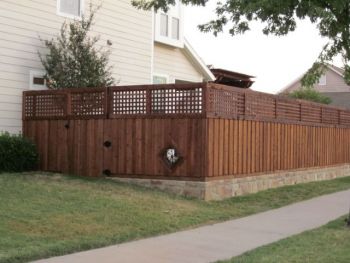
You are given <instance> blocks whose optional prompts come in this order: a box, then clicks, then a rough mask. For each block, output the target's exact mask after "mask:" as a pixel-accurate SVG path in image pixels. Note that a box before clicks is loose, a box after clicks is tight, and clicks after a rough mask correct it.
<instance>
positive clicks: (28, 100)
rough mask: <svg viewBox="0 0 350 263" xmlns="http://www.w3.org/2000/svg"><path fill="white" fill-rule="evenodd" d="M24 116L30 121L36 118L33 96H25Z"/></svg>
mask: <svg viewBox="0 0 350 263" xmlns="http://www.w3.org/2000/svg"><path fill="white" fill-rule="evenodd" d="M23 103H24V104H23V111H24V112H23V116H24V118H26V119H30V118H33V117H34V96H33V95H25V97H24V102H23Z"/></svg>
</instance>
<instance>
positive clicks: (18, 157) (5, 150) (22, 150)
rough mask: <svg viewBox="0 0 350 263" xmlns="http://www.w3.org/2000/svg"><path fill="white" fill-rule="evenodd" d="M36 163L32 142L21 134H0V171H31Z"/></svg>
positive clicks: (36, 154) (36, 155)
mask: <svg viewBox="0 0 350 263" xmlns="http://www.w3.org/2000/svg"><path fill="white" fill-rule="evenodd" d="M37 165H38V153H37V149H36V147H35V145H34V143H32V142H31V141H30V140H28V139H26V138H24V137H22V136H21V135H10V134H9V133H3V134H0V172H22V171H33V170H36V169H37Z"/></svg>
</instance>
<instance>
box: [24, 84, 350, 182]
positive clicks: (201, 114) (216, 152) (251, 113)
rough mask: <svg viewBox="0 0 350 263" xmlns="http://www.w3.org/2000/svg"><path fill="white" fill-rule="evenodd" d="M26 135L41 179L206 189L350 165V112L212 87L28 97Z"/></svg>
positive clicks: (100, 90)
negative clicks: (170, 161)
mask: <svg viewBox="0 0 350 263" xmlns="http://www.w3.org/2000/svg"><path fill="white" fill-rule="evenodd" d="M23 134H24V135H25V136H27V137H29V138H31V139H32V140H33V141H35V142H36V144H37V146H38V149H39V155H40V168H41V169H42V170H44V171H58V172H65V173H71V174H78V175H85V176H100V175H102V174H103V173H104V172H105V174H110V175H111V176H118V177H138V178H164V179H177V180H179V179H181V180H201V181H203V180H211V179H217V178H223V177H224V178H226V177H228V176H233V177H242V176H247V175H251V174H256V173H267V172H273V171H277V170H289V169H299V168H308V167H323V166H328V165H335V164H344V163H349V162H350V111H349V110H346V109H341V108H335V107H331V106H327V105H322V104H317V103H311V102H307V101H301V100H293V99H286V98H285V97H279V96H274V95H270V94H264V93H259V92H254V91H250V90H243V89H240V88H233V87H229V86H223V85H218V84H214V83H194V84H176V85H175V84H168V85H143V86H120V87H119V86H118V87H109V88H91V89H67V90H56V91H53V90H49V91H25V92H24V94H23ZM169 148H171V149H175V150H176V152H178V154H179V156H178V157H179V158H180V159H181V162H180V163H178V164H177V165H176V166H174V169H170V168H169V167H167V165H165V163H164V153H165V152H166V150H167V149H169ZM106 171H108V173H107V172H106Z"/></svg>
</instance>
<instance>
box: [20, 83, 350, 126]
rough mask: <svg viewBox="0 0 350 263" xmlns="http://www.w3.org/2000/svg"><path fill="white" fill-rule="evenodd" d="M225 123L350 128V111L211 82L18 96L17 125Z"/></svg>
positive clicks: (55, 91)
mask: <svg viewBox="0 0 350 263" xmlns="http://www.w3.org/2000/svg"><path fill="white" fill-rule="evenodd" d="M154 117H156V118H207V117H209V118H210V117H215V118H228V119H249V120H259V121H278V122H283V123H298V124H311V125H340V126H350V110H348V109H343V108H337V107H332V106H328V105H323V104H318V103H312V102H308V101H302V100H295V99H288V98H285V97H282V96H275V95H270V94H266V93H261V92H255V91H250V90H242V89H240V88H234V87H229V86H224V85H218V84H214V83H194V84H167V85H142V86H116V87H108V88H84V89H65V90H47V91H25V92H24V93H23V120H43V119H45V120H47V119H94V118H110V119H112V118H154Z"/></svg>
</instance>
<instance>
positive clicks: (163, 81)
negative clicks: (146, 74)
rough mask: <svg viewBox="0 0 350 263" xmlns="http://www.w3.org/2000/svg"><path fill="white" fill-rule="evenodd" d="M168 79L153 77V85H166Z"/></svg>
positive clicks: (162, 76) (165, 76) (159, 76)
mask: <svg viewBox="0 0 350 263" xmlns="http://www.w3.org/2000/svg"><path fill="white" fill-rule="evenodd" d="M168 79H169V77H168V76H167V75H160V74H157V75H153V84H166V83H168Z"/></svg>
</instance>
